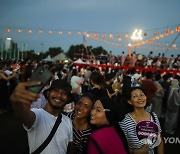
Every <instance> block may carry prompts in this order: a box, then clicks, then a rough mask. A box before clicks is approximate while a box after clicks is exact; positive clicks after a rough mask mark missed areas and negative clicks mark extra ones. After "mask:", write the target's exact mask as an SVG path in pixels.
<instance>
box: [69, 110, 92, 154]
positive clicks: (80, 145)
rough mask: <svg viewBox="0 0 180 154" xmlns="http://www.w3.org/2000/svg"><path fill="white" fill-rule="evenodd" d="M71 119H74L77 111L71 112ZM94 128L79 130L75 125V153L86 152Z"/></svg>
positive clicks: (82, 153)
mask: <svg viewBox="0 0 180 154" xmlns="http://www.w3.org/2000/svg"><path fill="white" fill-rule="evenodd" d="M67 116H68V117H69V118H70V119H72V120H73V119H74V117H75V113H74V112H71V113H69V114H68V115H67ZM91 131H92V129H91V128H89V129H86V130H77V129H76V128H75V127H74V125H73V143H74V149H75V152H74V154H84V153H86V150H87V142H88V139H89V135H90V134H91Z"/></svg>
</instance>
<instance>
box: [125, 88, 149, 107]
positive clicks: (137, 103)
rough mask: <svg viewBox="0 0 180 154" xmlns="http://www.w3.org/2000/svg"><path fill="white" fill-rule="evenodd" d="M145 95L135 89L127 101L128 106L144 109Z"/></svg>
mask: <svg viewBox="0 0 180 154" xmlns="http://www.w3.org/2000/svg"><path fill="white" fill-rule="evenodd" d="M146 99H147V97H146V95H145V94H144V92H143V91H142V90H140V89H135V90H133V91H132V92H131V99H130V100H129V101H128V103H129V104H131V105H133V106H134V108H144V107H145V105H146Z"/></svg>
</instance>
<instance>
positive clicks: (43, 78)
mask: <svg viewBox="0 0 180 154" xmlns="http://www.w3.org/2000/svg"><path fill="white" fill-rule="evenodd" d="M52 77H53V74H52V73H51V72H50V71H49V70H48V69H47V68H46V67H43V66H39V67H38V68H37V69H36V70H35V71H34V73H33V74H32V76H31V77H30V79H29V81H40V82H41V85H38V86H33V87H28V90H30V91H32V92H35V93H39V92H40V91H41V90H42V89H43V87H44V86H45V85H46V84H47V83H48V82H49V81H50V80H51V79H52Z"/></svg>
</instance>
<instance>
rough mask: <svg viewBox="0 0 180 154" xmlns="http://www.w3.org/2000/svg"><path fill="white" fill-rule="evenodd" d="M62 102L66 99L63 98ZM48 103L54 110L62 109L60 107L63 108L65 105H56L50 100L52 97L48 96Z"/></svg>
mask: <svg viewBox="0 0 180 154" xmlns="http://www.w3.org/2000/svg"><path fill="white" fill-rule="evenodd" d="M61 101H62V102H64V100H61ZM48 103H49V105H50V106H51V107H52V108H53V109H54V110H60V109H63V108H64V106H65V105H63V106H56V105H53V104H52V103H51V101H50V99H49V98H48Z"/></svg>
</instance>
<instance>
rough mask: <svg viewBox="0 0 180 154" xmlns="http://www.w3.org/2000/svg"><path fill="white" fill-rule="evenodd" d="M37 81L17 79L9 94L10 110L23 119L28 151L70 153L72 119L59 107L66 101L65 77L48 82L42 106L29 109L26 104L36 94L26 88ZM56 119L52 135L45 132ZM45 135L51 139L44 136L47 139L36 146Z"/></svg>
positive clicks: (36, 95)
mask: <svg viewBox="0 0 180 154" xmlns="http://www.w3.org/2000/svg"><path fill="white" fill-rule="evenodd" d="M38 85H40V83H39V82H24V83H19V84H18V85H17V87H16V88H15V90H14V92H13V93H12V95H11V97H10V100H11V103H12V107H13V111H14V113H15V115H16V116H17V117H18V118H19V119H20V120H21V121H22V122H23V124H24V129H25V130H26V131H27V134H28V143H29V149H30V153H41V151H42V153H43V154H50V153H52V154H66V153H69V154H70V153H73V150H72V149H73V148H72V140H73V132H72V122H71V121H70V119H69V118H68V117H66V116H65V115H63V114H61V113H62V111H63V107H64V106H65V105H66V104H67V103H69V101H70V98H71V86H70V85H69V83H67V82H66V81H65V80H59V79H58V80H55V81H53V82H52V84H51V86H50V87H49V88H48V89H46V90H45V91H44V96H45V98H46V99H47V103H46V106H45V108H44V109H36V108H33V109H30V105H31V104H32V102H33V101H35V100H36V99H37V98H38V97H39V95H38V94H37V93H34V92H32V91H30V90H28V89H27V88H29V87H32V86H38ZM57 119H60V120H57ZM57 121H60V122H59V123H60V124H59V125H58V126H57V130H56V131H55V133H54V135H49V134H50V133H51V132H52V129H54V128H53V126H55V125H56V124H55V123H56V122H57ZM48 135H49V136H51V138H52V139H51V140H49V139H48V140H49V143H48V144H46V146H45V147H44V148H42V147H41V148H39V147H40V145H42V143H43V142H44V141H45V140H46V139H47V138H49V136H48ZM43 144H44V143H43ZM38 148H39V149H41V151H38V150H39V149H38ZM37 149H38V150H37Z"/></svg>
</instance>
